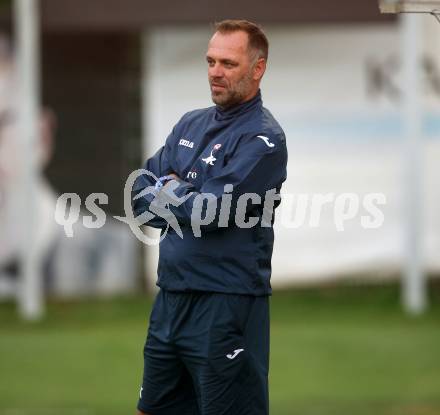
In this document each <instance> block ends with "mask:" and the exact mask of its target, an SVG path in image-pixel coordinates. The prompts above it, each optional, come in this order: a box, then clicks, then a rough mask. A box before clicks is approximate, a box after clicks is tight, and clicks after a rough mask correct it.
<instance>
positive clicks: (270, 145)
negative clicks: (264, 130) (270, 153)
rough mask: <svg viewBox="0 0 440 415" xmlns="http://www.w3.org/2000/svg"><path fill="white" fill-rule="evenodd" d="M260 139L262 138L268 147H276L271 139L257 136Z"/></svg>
mask: <svg viewBox="0 0 440 415" xmlns="http://www.w3.org/2000/svg"><path fill="white" fill-rule="evenodd" d="M257 137H258V138H261V139H262V140H263V141H264V142H265V143H266V145H267V146H268V147H271V148H272V147H275V144H274V143H271V142H269V139H268V138H267V137H265V136H264V135H257Z"/></svg>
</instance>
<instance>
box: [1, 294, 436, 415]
mask: <svg viewBox="0 0 440 415" xmlns="http://www.w3.org/2000/svg"><path fill="white" fill-rule="evenodd" d="M430 293H431V300H430V301H431V304H430V309H429V311H428V312H427V313H426V314H425V315H424V316H423V317H419V318H410V317H407V316H405V315H404V314H403V312H402V311H401V308H400V305H399V296H398V291H397V288H396V287H392V286H390V287H381V288H377V287H356V286H353V287H349V286H346V287H342V288H341V287H339V288H326V289H309V290H296V291H291V292H276V293H275V294H274V296H273V297H272V299H271V310H272V342H271V373H270V386H271V390H270V392H271V414H272V415H295V414H298V415H327V414H331V415H345V414H346V415H364V414H365V415H366V414H368V415H370V414H371V415H382V414H389V415H434V414H440V289H439V287H438V286H434V287H432V288H431V291H430ZM150 305H151V301H149V300H145V299H142V298H124V299H117V300H107V301H104V300H103V301H93V302H74V303H59V302H56V303H51V304H50V305H49V308H48V317H47V319H46V320H45V321H43V322H41V323H38V324H29V323H23V322H20V321H19V319H18V318H17V317H16V313H15V307H14V306H13V305H12V304H0V414H1V415H23V414H29V415H51V414H58V415H63V414H65V415H69V414H72V415H74V414H75V415H92V414H94V415H104V414H106V415H122V414H124V415H125V414H134V407H135V404H136V400H137V396H138V390H139V382H140V378H141V373H142V347H143V343H144V340H145V334H146V328H147V327H146V326H147V318H148V314H149V310H150Z"/></svg>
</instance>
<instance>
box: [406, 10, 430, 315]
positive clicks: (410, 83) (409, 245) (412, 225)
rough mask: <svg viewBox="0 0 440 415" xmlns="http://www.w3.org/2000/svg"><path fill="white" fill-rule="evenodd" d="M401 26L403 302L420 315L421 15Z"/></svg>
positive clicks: (422, 293)
mask: <svg viewBox="0 0 440 415" xmlns="http://www.w3.org/2000/svg"><path fill="white" fill-rule="evenodd" d="M400 19H401V25H402V40H403V42H402V46H403V51H402V52H403V53H402V56H403V71H404V101H403V120H404V121H403V122H404V132H405V144H404V149H405V153H404V154H405V157H404V173H405V174H404V183H403V189H405V190H404V192H405V199H404V201H405V216H404V218H405V228H406V229H405V251H404V254H405V264H404V265H405V269H404V275H403V287H402V300H403V305H404V308H405V310H406V311H407V312H408V313H410V314H414V315H416V314H421V313H422V312H423V311H424V310H425V308H426V306H427V301H426V286H425V285H426V284H425V278H424V275H423V252H422V242H423V238H422V225H423V221H422V211H423V203H422V196H423V191H422V144H423V143H422V104H421V99H420V80H421V76H420V61H419V58H420V55H419V54H420V51H421V48H420V46H421V45H422V43H421V39H420V37H421V28H422V27H421V16H419V15H415V14H403V15H401V16H400Z"/></svg>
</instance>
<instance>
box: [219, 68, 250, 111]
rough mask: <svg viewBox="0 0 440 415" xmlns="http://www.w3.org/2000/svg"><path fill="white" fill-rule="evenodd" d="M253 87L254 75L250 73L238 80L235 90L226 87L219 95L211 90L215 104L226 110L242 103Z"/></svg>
mask: <svg viewBox="0 0 440 415" xmlns="http://www.w3.org/2000/svg"><path fill="white" fill-rule="evenodd" d="M251 89H252V75H251V73H248V74H246V76H244V77H243V78H241V79H240V80H239V81H238V82H237V84H236V85H235V88H234V89H233V90H230V89H225V90H224V91H223V92H222V93H220V94H217V95H216V94H215V93H213V92H211V98H212V101H213V102H214V104H216V105H218V106H219V107H220V108H222V109H223V110H225V109H228V108H231V107H233V106H235V105H238V104H240V103H242V102H243V101H244V99H245V98H246V97H247V96H248V95H249V93H250V91H251Z"/></svg>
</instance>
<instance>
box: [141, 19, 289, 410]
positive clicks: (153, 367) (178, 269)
mask: <svg viewBox="0 0 440 415" xmlns="http://www.w3.org/2000/svg"><path fill="white" fill-rule="evenodd" d="M267 55H268V42H267V39H266V36H265V35H264V33H263V32H262V31H261V29H260V28H259V27H258V26H256V25H255V24H253V23H250V22H247V21H243V20H227V21H223V22H221V23H219V24H217V25H216V32H215V33H214V35H213V37H212V38H211V40H210V42H209V46H208V51H207V55H206V58H207V63H208V78H209V83H210V87H211V96H212V99H213V101H214V103H215V104H216V105H215V106H213V107H209V108H206V109H201V110H195V111H191V112H188V113H186V114H185V115H184V116H183V117H182V118H181V119H180V121H179V122H178V123H177V124H176V125H175V127H174V129H173V130H172V132H171V134H170V135H169V136H168V138H167V140H166V143H165V145H164V146H163V147H162V148H160V149H159V150H158V151H157V153H156V154H155V155H154V156H153V157H151V158H150V159H148V160H147V162H146V164H145V166H144V169H145V170H147V171H148V172H151V174H143V175H141V176H139V177H138V178H137V180H136V182H135V184H134V186H133V189H132V206H133V211H134V213H135V216H139V215H142V214H144V215H145V213H146V212H148V214H149V215H150V217H149V221H148V222H147V225H149V226H153V227H156V228H161V229H162V235H163V236H164V238H163V239H162V241H161V242H160V257H159V265H158V282H157V285H158V286H159V287H160V292H159V293H158V295H157V298H156V300H155V303H154V306H153V310H152V313H151V318H150V325H149V330H148V337H147V341H146V344H145V348H144V359H145V366H144V376H143V384H142V387H141V391H140V399H139V402H138V410H139V412H138V414H148V415H196V414H200V415H220V414H228V415H247V414H249V415H260V414H261V415H263V414H268V411H269V399H268V366H269V364H268V363H269V362H268V361H269V301H268V298H269V295H270V294H271V287H270V275H271V257H272V248H273V240H274V235H273V227H272V226H273V222H274V214H273V208H274V207H276V206H278V204H279V203H280V201H279V191H280V189H281V184H282V183H283V182H284V180H285V179H286V164H287V149H286V142H285V136H284V132H283V130H282V129H281V127H280V126H279V124H278V123H277V122H276V120H275V119H274V118H273V116H272V115H271V113H270V112H269V111H268V110H267V109H265V108H264V107H263V106H262V99H261V92H260V89H259V85H260V81H261V78H262V76H263V74H264V71H265V68H266V61H267ZM154 177H155V178H154ZM151 188H153V189H154V191H153V192H148V191H146V190H145V189H151ZM171 189H172V190H171ZM167 191H168V194H172V195H174V196H175V198H176V200H177V199H178V200H179V202H178V203H169V204H167V205H166V207H167V209H168V212H169V216H168V218H167V217H166V215H159V214H154V212H158V211H157V210H155V209H154V204H155V203H156V202H157V200H158V197H159V196H160V195H161V194H165V193H166V192H167ZM213 209H214V210H213ZM151 212H153V213H151ZM171 217H172V218H173V219H175V223H177V224H178V227H175V226H173V227H170V226H168V227H167V225H169V223H171V222H170V221H169V220H168V219H169V218H171ZM206 218H208V219H209V220H206ZM165 233H166V234H165Z"/></svg>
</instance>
